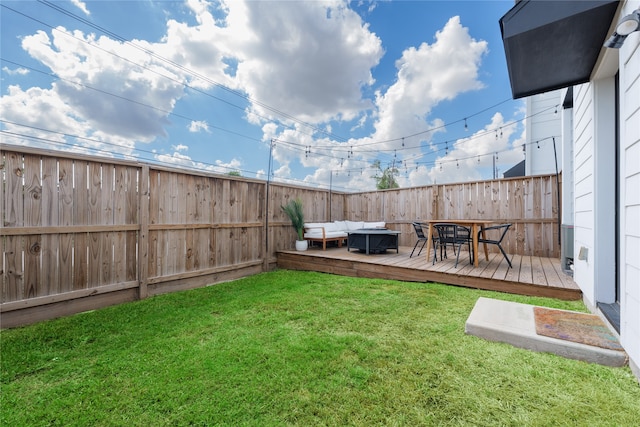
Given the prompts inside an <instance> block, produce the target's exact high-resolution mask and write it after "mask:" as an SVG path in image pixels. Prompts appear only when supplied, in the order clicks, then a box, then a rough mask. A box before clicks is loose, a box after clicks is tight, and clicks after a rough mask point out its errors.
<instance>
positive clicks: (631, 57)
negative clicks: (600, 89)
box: [619, 1, 640, 377]
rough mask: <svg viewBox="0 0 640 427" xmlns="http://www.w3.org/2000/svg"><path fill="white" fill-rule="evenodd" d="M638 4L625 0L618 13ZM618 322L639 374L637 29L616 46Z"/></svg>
mask: <svg viewBox="0 0 640 427" xmlns="http://www.w3.org/2000/svg"><path fill="white" fill-rule="evenodd" d="M639 7H640V1H633V2H627V4H626V5H625V7H624V9H623V11H622V15H621V16H625V15H626V14H628V13H630V12H631V11H633V10H634V9H637V8H639ZM619 64H620V65H619V66H620V96H621V101H620V104H621V106H620V110H621V111H620V117H621V125H620V127H621V129H620V133H621V153H622V160H621V165H620V167H621V184H620V186H621V193H620V196H621V197H620V200H621V201H620V204H621V207H620V208H621V211H622V213H623V214H622V216H621V224H620V228H621V233H620V234H621V248H620V258H621V264H622V265H621V269H620V280H621V285H620V287H621V289H620V293H621V295H622V296H621V301H620V304H621V307H620V309H621V314H622V318H621V324H620V328H621V330H620V333H621V341H622V345H623V346H624V348H625V349H626V351H627V353H628V354H629V357H630V358H631V360H632V362H633V363H634V366H632V368H634V369H635V373H636V376H638V377H640V368H639V367H640V32H635V33H633V34H631V35H630V36H629V37H627V40H626V41H625V44H624V45H623V46H622V48H621V49H620V58H619Z"/></svg>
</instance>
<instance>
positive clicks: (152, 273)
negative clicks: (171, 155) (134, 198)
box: [147, 170, 162, 277]
mask: <svg viewBox="0 0 640 427" xmlns="http://www.w3.org/2000/svg"><path fill="white" fill-rule="evenodd" d="M159 223H160V172H159V171H157V170H149V225H157V224H159ZM159 235H160V232H159V231H158V230H149V253H148V257H149V259H148V262H149V263H148V267H147V268H148V272H147V274H148V275H149V277H156V276H159V275H160V263H159V261H158V257H159V254H161V253H162V252H161V250H160V247H159V245H160V242H159Z"/></svg>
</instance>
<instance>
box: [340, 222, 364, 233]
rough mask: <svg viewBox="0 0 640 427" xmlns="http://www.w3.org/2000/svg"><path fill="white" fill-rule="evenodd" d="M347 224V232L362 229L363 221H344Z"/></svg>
mask: <svg viewBox="0 0 640 427" xmlns="http://www.w3.org/2000/svg"><path fill="white" fill-rule="evenodd" d="M345 222H346V223H347V230H349V231H353V230H360V229H361V228H364V221H345Z"/></svg>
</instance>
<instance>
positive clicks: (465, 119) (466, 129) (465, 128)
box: [464, 117, 469, 131]
mask: <svg viewBox="0 0 640 427" xmlns="http://www.w3.org/2000/svg"><path fill="white" fill-rule="evenodd" d="M464 130H465V131H468V130H469V126H467V118H466V117H465V118H464Z"/></svg>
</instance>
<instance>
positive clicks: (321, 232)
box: [304, 221, 386, 250]
mask: <svg viewBox="0 0 640 427" xmlns="http://www.w3.org/2000/svg"><path fill="white" fill-rule="evenodd" d="M385 227H386V223H385V222H384V221H377V222H366V221H333V222H309V223H305V225H304V238H305V240H308V241H309V242H321V243H322V250H326V249H327V242H338V247H339V248H341V247H342V242H344V241H345V240H346V239H347V234H348V232H349V231H354V230H361V229H363V228H385Z"/></svg>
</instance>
